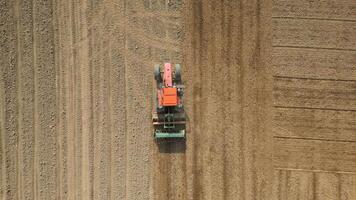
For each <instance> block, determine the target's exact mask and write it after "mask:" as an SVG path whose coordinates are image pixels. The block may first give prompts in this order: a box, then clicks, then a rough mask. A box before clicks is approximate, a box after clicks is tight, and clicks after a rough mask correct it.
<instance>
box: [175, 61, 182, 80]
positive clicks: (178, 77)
mask: <svg viewBox="0 0 356 200" xmlns="http://www.w3.org/2000/svg"><path fill="white" fill-rule="evenodd" d="M174 79H175V80H176V81H177V82H180V81H181V67H180V64H176V69H175V72H174Z"/></svg>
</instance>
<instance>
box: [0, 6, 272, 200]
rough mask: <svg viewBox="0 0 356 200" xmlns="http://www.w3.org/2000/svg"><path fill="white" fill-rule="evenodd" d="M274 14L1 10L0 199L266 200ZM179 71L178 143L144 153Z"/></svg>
mask: <svg viewBox="0 0 356 200" xmlns="http://www.w3.org/2000/svg"><path fill="white" fill-rule="evenodd" d="M270 15H271V2H270V1H257V0H253V1H220V0H206V1H205V0H188V1H181V0H126V1H125V0H111V1H106V0H100V1H94V0H93V1H88V0H84V1H79V0H74V1H66V0H65V1H47V0H32V1H24V0H16V1H7V0H0V46H1V48H0V133H1V137H0V138H1V143H0V145H1V148H0V149H1V154H0V160H1V164H0V166H1V173H0V180H1V183H0V184H1V187H0V199H24V200H30V199H36V200H42V199H43V200H51V199H85V200H87V199H100V200H104V199H127V200H136V199H137V200H146V199H155V200H178V199H179V200H181V199H191V200H200V199H205V200H219V199H221V200H222V199H231V200H235V199H246V200H248V199H260V200H266V199H271V194H272V181H273V165H272V152H273V150H272V147H273V145H272V126H271V124H272V111H273V107H272V72H271V70H270V69H269V67H270V66H271V38H272V37H271V32H272V28H271V16H270ZM164 62H172V63H181V64H182V67H183V72H182V78H183V82H184V84H185V86H186V93H185V99H184V100H185V108H186V112H187V116H188V126H187V140H186V142H173V143H156V142H155V141H154V140H153V127H152V122H151V113H152V111H153V108H154V105H153V99H154V98H155V97H154V94H155V93H154V88H155V85H154V79H153V66H154V64H157V63H164Z"/></svg>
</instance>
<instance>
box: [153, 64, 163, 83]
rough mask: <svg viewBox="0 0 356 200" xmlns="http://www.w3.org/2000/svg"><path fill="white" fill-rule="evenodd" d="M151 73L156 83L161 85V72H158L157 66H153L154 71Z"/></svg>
mask: <svg viewBox="0 0 356 200" xmlns="http://www.w3.org/2000/svg"><path fill="white" fill-rule="evenodd" d="M153 73H154V76H155V80H156V81H157V83H161V82H162V76H161V71H160V68H159V65H155V69H154V72H153Z"/></svg>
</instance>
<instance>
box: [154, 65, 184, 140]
mask: <svg viewBox="0 0 356 200" xmlns="http://www.w3.org/2000/svg"><path fill="white" fill-rule="evenodd" d="M154 77H155V80H156V84H157V92H156V93H157V98H156V100H157V103H156V108H155V112H154V113H153V126H154V129H155V131H154V138H155V139H157V140H159V139H170V138H173V139H185V118H186V117H185V112H184V107H183V92H184V86H183V84H182V79H181V68H180V65H179V64H176V65H175V69H174V71H173V67H172V64H171V63H165V64H164V66H163V68H161V67H160V66H159V65H156V66H155V69H154Z"/></svg>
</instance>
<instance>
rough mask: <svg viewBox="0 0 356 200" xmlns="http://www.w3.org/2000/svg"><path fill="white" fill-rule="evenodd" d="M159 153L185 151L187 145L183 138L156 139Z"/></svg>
mask: <svg viewBox="0 0 356 200" xmlns="http://www.w3.org/2000/svg"><path fill="white" fill-rule="evenodd" d="M156 145H157V147H158V151H159V152H160V153H169V154H170V153H185V151H186V148H187V145H186V141H185V140H175V141H156Z"/></svg>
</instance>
